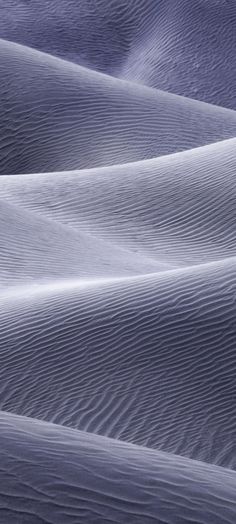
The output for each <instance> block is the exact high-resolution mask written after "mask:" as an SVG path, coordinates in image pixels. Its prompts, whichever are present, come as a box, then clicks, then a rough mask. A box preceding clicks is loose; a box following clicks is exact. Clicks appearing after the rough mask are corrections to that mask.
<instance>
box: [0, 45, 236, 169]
mask: <svg viewBox="0 0 236 524" xmlns="http://www.w3.org/2000/svg"><path fill="white" fill-rule="evenodd" d="M0 74H1V77H2V78H4V82H3V84H2V85H1V91H0V96H1V101H2V104H1V106H0V121H1V128H0V163H1V167H0V174H2V175H7V174H17V173H30V172H36V171H37V172H41V171H56V170H66V169H67V170H68V169H77V168H85V167H86V168H87V167H96V166H101V165H110V164H115V163H124V162H131V161H135V160H136V161H137V160H142V159H145V158H151V157H155V156H159V155H163V154H168V153H173V152H176V151H179V150H184V149H191V148H193V147H196V146H200V145H205V144H207V143H211V142H215V141H218V140H223V139H226V138H231V137H233V136H235V134H236V112H235V111H231V110H228V109H224V108H221V107H217V106H211V105H210V104H207V105H206V104H204V103H201V102H198V101H195V100H190V99H186V98H184V97H178V96H176V95H172V94H169V93H165V92H164V91H157V90H155V89H149V88H147V87H143V86H137V85H135V84H132V83H127V82H124V81H122V80H117V79H115V78H112V77H109V76H107V75H102V74H100V73H97V72H93V71H91V70H89V69H86V68H82V67H80V66H77V65H74V64H71V63H69V62H66V61H63V60H60V59H57V58H55V57H52V56H50V55H46V54H44V53H41V52H39V51H35V50H32V49H29V48H27V47H24V46H20V45H17V44H15V43H10V42H6V41H4V40H0ZM104 144H106V146H105V147H104Z"/></svg>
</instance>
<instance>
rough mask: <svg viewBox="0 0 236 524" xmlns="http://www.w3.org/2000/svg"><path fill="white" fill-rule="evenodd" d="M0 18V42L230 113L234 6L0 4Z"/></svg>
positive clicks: (167, 1) (161, 1)
mask: <svg viewBox="0 0 236 524" xmlns="http://www.w3.org/2000/svg"><path fill="white" fill-rule="evenodd" d="M0 10H1V19H0V34H1V36H2V38H6V39H7V40H14V41H15V42H19V43H21V44H25V45H28V46H30V47H34V48H37V49H40V50H42V51H46V52H48V53H52V54H54V55H57V56H61V57H63V58H66V59H67V60H72V61H73V62H77V63H79V64H81V65H86V66H87V67H90V68H91V69H95V70H97V71H103V72H104V73H108V74H111V75H113V76H118V77H123V78H124V77H125V78H129V79H130V80H132V81H136V82H141V83H143V84H146V85H149V86H152V87H155V88H159V89H163V90H165V91H173V92H175V93H178V94H180V95H183V96H188V97H192V98H195V99H198V100H204V101H206V102H210V103H213V104H214V103H215V104H218V105H221V106H226V107H229V108H232V109H236V105H235V93H234V83H235V76H234V57H235V38H234V35H235V26H236V7H235V2H234V0H225V1H224V0H222V1H220V2H218V1H215V0H212V1H211V2H209V1H207V0H201V1H200V0H195V1H194V2H189V0H177V1H176V0H158V1H156V0H145V2H144V1H143V0H120V1H119V3H117V2H109V3H108V2H107V1H106V0H94V1H93V2H92V3H91V2H89V1H88V0H87V1H83V2H78V1H77V0H60V4H58V2H57V0H51V1H50V2H48V3H47V4H46V5H42V2H40V0H34V2H33V4H32V3H31V2H22V1H20V0H18V1H16V0H14V1H12V0H11V1H10V2H8V4H7V5H6V3H5V1H4V0H1V2H0ZM91 27H92V29H93V30H92V31H91Z"/></svg>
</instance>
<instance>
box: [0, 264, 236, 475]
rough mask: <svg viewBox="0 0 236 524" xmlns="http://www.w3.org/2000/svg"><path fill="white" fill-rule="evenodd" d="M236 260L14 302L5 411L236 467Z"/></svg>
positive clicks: (1, 372)
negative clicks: (235, 347)
mask: <svg viewBox="0 0 236 524" xmlns="http://www.w3.org/2000/svg"><path fill="white" fill-rule="evenodd" d="M235 261H236V259H235V258H233V259H229V260H226V261H223V262H219V263H213V264H208V265H206V266H204V265H202V266H195V267H193V268H191V269H183V270H177V271H167V272H164V273H159V274H156V275H150V276H146V277H136V278H131V279H129V278H128V279H127V278H126V279H124V280H121V281H119V280H118V281H117V282H114V283H112V282H108V283H107V284H106V283H99V281H98V282H97V284H96V283H91V284H90V285H87V286H85V287H83V286H81V284H80V283H79V282H78V283H77V284H76V283H74V285H73V286H72V285H71V284H70V285H69V287H68V286H67V285H66V284H65V286H64V288H63V286H61V288H60V287H59V288H58V289H57V286H54V287H53V288H50V286H44V287H42V289H41V291H40V287H39V289H37V290H36V292H33V291H32V293H31V292H30V291H29V290H27V288H25V291H24V288H23V290H18V293H17V294H15V295H14V294H13V295H12V294H10V295H9V297H8V296H7V294H5V298H3V299H2V300H3V301H2V303H1V317H0V330H1V341H0V348H1V351H0V355H1V366H0V376H1V406H0V407H1V409H3V410H5V411H12V412H14V413H18V414H20V415H27V416H31V417H36V418H42V419H44V420H47V421H50V422H56V423H59V424H63V425H68V426H72V427H76V428H78V429H82V430H86V431H89V432H95V433H98V434H102V435H106V436H108V437H112V438H119V439H122V440H126V441H129V442H134V443H137V444H141V445H145V446H148V447H154V448H158V449H163V450H165V451H171V452H175V453H178V454H183V455H186V456H189V457H191V458H198V459H201V460H206V461H209V462H213V463H216V464H219V465H226V466H227V467H232V468H235V466H236V465H235V459H234V455H233V445H234V441H235V424H234V420H235V403H234V400H233V397H234V393H235V381H234V374H235V366H236V361H235V356H234V344H235V337H236V332H235V322H234V315H235V310H234V299H235V292H236V285H235V277H236V273H235V271H236V262H235ZM28 295H29V296H28ZM12 318H14V325H12V320H11V319H12Z"/></svg>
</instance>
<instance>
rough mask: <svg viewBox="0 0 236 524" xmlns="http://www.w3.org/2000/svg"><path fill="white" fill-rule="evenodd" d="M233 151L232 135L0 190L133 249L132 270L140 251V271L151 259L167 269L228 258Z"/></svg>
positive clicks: (9, 182)
mask: <svg viewBox="0 0 236 524" xmlns="http://www.w3.org/2000/svg"><path fill="white" fill-rule="evenodd" d="M235 151H236V139H235V138H234V139H231V140H226V141H223V142H220V143H217V144H212V145H208V146H204V147H201V148H195V149H193V150H190V151H185V152H181V153H176V154H173V155H167V156H164V157H159V158H156V159H152V160H145V161H141V162H135V163H131V164H126V165H118V166H111V167H104V168H99V169H90V170H80V171H75V172H73V171H72V172H64V173H49V174H42V173H40V174H32V175H17V176H11V177H9V176H5V177H4V176H2V177H1V178H0V190H1V195H2V198H4V200H5V201H9V203H11V204H16V205H17V206H20V207H22V208H24V209H26V210H30V211H31V212H34V213H36V214H37V215H42V216H45V217H47V218H48V219H50V220H53V221H55V222H56V223H59V224H63V225H64V226H67V227H68V226H70V227H72V228H73V229H75V230H76V231H79V233H80V234H81V232H83V233H85V234H89V235H92V237H93V238H97V239H100V240H103V241H106V242H110V243H111V244H112V246H113V247H115V246H116V248H123V249H126V250H128V251H130V253H132V252H133V255H134V258H135V260H136V261H137V271H138V260H139V257H140V256H141V257H146V261H147V272H150V269H149V267H150V268H152V267H153V271H155V267H154V264H155V262H156V264H157V267H158V264H159V267H160V269H162V268H163V269H165V265H166V268H168V266H169V268H170V269H171V266H172V267H182V266H188V265H194V264H197V263H207V262H211V261H217V260H220V259H224V258H226V257H232V256H235V255H236V237H235V198H236V178H235V170H236V154H235ZM151 261H152V262H151ZM151 264H152V265H151ZM140 272H142V270H140Z"/></svg>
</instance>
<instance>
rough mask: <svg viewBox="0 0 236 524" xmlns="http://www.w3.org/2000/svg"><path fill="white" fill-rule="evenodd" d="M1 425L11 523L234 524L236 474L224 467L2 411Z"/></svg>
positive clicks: (1, 495)
mask: <svg viewBox="0 0 236 524" xmlns="http://www.w3.org/2000/svg"><path fill="white" fill-rule="evenodd" d="M0 428H1V431H0V442H1V446H0V456H1V468H0V472H1V476H4V484H3V485H2V487H1V491H0V503H1V511H2V516H4V517H5V518H6V521H7V522H8V523H9V524H12V523H13V522H14V523H15V522H16V519H17V518H18V519H23V521H24V522H31V523H32V524H36V523H38V522H41V523H50V524H54V523H56V522H57V523H59V524H60V523H61V524H62V523H63V524H67V523H68V524H69V523H74V522H77V523H78V524H82V523H84V522H85V520H86V521H87V522H96V523H97V524H104V522H109V523H120V524H123V523H124V522H129V523H130V524H132V523H133V524H134V523H135V524H136V523H137V522H138V523H140V524H141V522H143V523H145V524H151V523H154V522H155V523H159V524H164V523H165V524H166V523H167V524H177V523H178V522H183V523H185V522H186V524H187V523H189V522H190V521H191V522H196V523H199V524H200V523H201V524H208V523H209V521H210V520H211V519H214V522H215V523H216V524H222V523H225V524H234V519H235V497H236V474H235V473H234V472H232V471H229V470H227V469H225V468H219V467H216V466H209V465H206V464H203V463H200V462H196V461H191V460H187V459H183V458H181V457H177V456H173V455H169V454H165V453H161V452H153V451H151V450H147V449H144V448H140V447H137V446H133V445H130V444H127V443H121V442H118V441H115V440H112V439H106V438H104V437H99V436H97V435H96V436H94V435H89V434H86V433H83V432H79V431H74V430H68V429H66V428H63V427H60V426H56V425H52V424H46V423H42V422H39V421H35V420H30V419H29V418H25V417H17V416H14V415H11V414H7V413H3V412H1V413H0ZM19 495H20V499H19Z"/></svg>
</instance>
